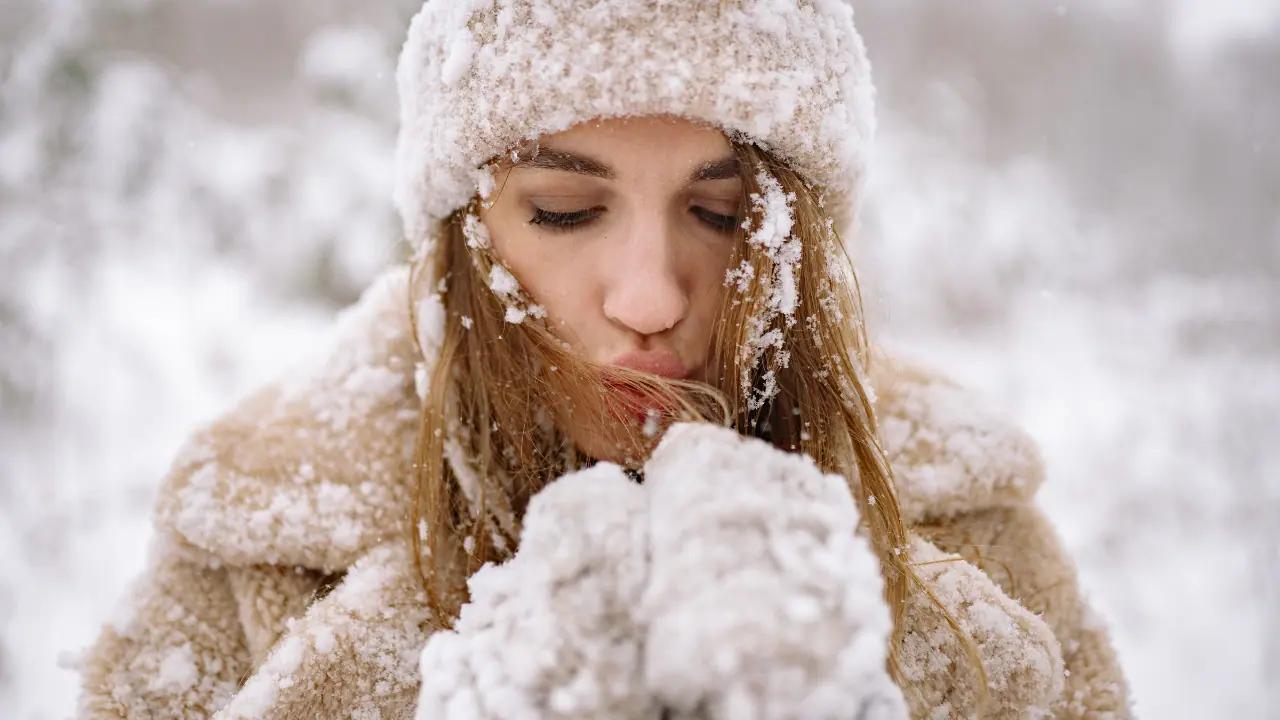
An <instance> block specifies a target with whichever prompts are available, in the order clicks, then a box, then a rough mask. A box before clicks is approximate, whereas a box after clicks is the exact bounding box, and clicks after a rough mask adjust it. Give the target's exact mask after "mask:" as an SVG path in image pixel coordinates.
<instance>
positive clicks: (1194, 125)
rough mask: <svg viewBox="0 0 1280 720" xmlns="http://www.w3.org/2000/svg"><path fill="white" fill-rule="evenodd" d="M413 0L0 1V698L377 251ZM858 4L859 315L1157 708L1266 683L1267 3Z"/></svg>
mask: <svg viewBox="0 0 1280 720" xmlns="http://www.w3.org/2000/svg"><path fill="white" fill-rule="evenodd" d="M413 4H414V3H412V2H410V1H409V0H402V1H401V2H398V3H394V4H388V5H384V6H380V7H379V10H378V11H377V12H376V13H373V14H371V11H370V10H369V9H368V8H367V6H366V5H365V4H360V3H355V2H352V1H351V0H324V1H321V0H316V1H314V2H309V3H307V11H306V12H305V13H297V12H296V8H297V7H298V5H297V4H296V3H287V2H286V1H285V0H271V1H263V2H256V3H212V2H208V1H207V0H200V1H195V2H182V3H178V2H173V1H172V0H97V1H95V2H88V1H87V0H58V1H57V2H36V1H35V0H19V1H18V2H12V3H8V4H6V5H5V7H4V8H3V9H0V78H3V86H2V87H0V348H3V351H2V352H0V715H2V716H4V717H6V718H9V717H14V718H23V719H26V718H60V717H65V716H67V715H69V714H70V712H71V708H72V707H73V698H74V677H73V676H72V675H71V674H70V673H68V672H67V671H65V670H63V669H61V668H60V667H59V665H58V659H59V657H62V658H63V659H66V658H69V657H70V656H72V655H73V653H74V651H75V650H76V649H77V648H79V647H81V646H83V645H84V644H85V643H87V642H88V641H89V640H90V639H91V638H92V636H93V634H94V633H95V632H96V630H97V627H98V625H99V624H100V623H101V622H102V621H103V619H104V618H106V617H107V616H108V615H109V614H110V613H111V611H112V604H113V601H114V599H115V598H116V597H117V596H118V595H119V594H120V593H121V591H122V589H123V587H124V585H125V583H127V582H128V580H129V579H130V577H132V576H133V574H134V573H136V572H137V570H138V569H139V566H140V564H141V562H142V550H143V547H144V544H145V541H146V537H147V534H148V532H149V530H148V522H149V518H148V511H149V505H150V501H151V493H152V488H153V486H154V485H155V483H156V482H157V480H158V478H159V476H160V474H161V473H162V472H163V470H164V468H165V466H166V465H167V463H168V460H169V458H170V456H171V454H172V453H173V451H174V450H175V449H176V447H177V445H178V443H179V442H180V441H181V439H182V438H183V437H184V436H185V434H186V433H187V432H188V431H189V430H190V428H191V427H192V425H193V424H194V423H196V422H198V421H199V420H201V419H202V418H206V417H209V416H211V415H213V414H215V413H216V412H218V410H220V409H221V408H223V407H225V406H226V405H227V404H229V403H230V402H231V400H232V399H233V397H234V396H235V395H237V394H239V393H242V392H245V391H246V390H248V389H249V388H250V387H252V386H253V385H254V384H256V383H258V382H260V381H261V380H262V379H264V378H266V377H268V376H269V375H270V374H271V373H272V372H273V371H274V370H275V369H276V368H279V367H281V366H282V365H283V364H284V363H285V362H286V361H287V359H288V358H290V357H291V356H293V355H295V354H297V353H298V352H300V349H301V348H303V347H305V346H306V345H307V344H308V343H309V342H310V341H311V339H312V338H314V337H315V335H316V333H317V332H318V331H319V330H320V328H322V327H323V326H324V324H325V322H326V321H327V319H328V318H329V317H331V315H332V313H333V312H334V310H335V309H336V308H338V307H340V306H341V305H342V304H344V303H346V302H348V301H349V300H351V299H352V298H353V297H354V296H355V294H356V293H357V292H358V291H359V289H360V288H361V287H363V285H364V283H365V282H367V281H368V279H369V278H370V277H371V276H372V275H373V273H374V272H376V270H377V269H378V268H379V267H380V266H382V265H383V264H384V263H385V262H387V261H388V260H389V259H390V258H393V257H395V256H396V254H397V252H398V251H397V248H396V245H395V242H394V238H395V233H396V226H395V223H394V218H393V216H392V213H391V209H390V206H389V203H388V202H387V200H386V197H387V193H388V186H387V179H388V167H389V162H390V152H389V148H390V144H391V142H392V138H393V134H394V124H393V123H394V96H393V93H392V83H391V70H392V62H393V59H394V55H395V52H396V50H397V48H398V44H399V41H400V34H401V33H402V32H403V27H404V22H405V20H406V18H407V17H408V15H409V13H410V12H411V10H412V6H413ZM1212 5H1213V4H1210V3H1204V2H1198V1H1197V0H1180V1H1178V0H1170V1H1169V2H1140V1H1139V0H1090V1H1089V2H1074V3H1070V2H1058V3H1048V2H1034V3H1027V2H1022V0H974V1H973V2H969V3H965V4H964V6H963V8H961V7H960V6H959V5H956V6H955V7H954V8H952V7H951V6H944V5H937V4H929V5H928V9H927V10H926V9H925V4H923V3H899V2H892V1H891V0H876V1H874V2H859V3H857V7H858V8H859V12H860V13H861V14H860V16H859V22H860V26H861V28H862V30H863V33H864V35H865V36H866V39H867V42H868V45H869V47H870V50H871V53H872V60H873V62H874V63H875V64H876V70H877V79H878V83H879V86H880V89H881V95H880V97H881V100H882V102H883V106H884V111H883V113H882V116H881V127H882V136H881V137H882V143H881V145H880V147H879V151H878V155H877V158H876V163H877V164H876V167H875V170H874V173H873V182H872V187H871V192H872V195H873V197H872V198H870V202H869V205H868V213H867V215H866V233H865V236H864V238H863V240H861V241H860V242H859V243H858V244H857V245H856V246H855V247H854V252H855V256H856V257H857V258H858V259H859V261H860V264H861V267H862V273H863V278H864V282H865V293H866V300H867V303H868V305H869V307H870V309H871V311H872V316H873V326H872V332H873V334H875V335H877V336H879V337H882V338H884V339H885V341H886V342H891V343H892V344H893V345H895V346H896V347H898V348H900V349H901V350H902V351H904V352H909V353H912V354H914V355H916V356H918V357H920V358H922V359H924V360H927V361H929V362H932V363H934V364H936V365H939V366H941V367H943V368H946V369H949V370H951V371H952V372H953V373H954V374H955V375H956V376H957V377H959V378H960V379H962V380H964V381H965V382H968V383H971V384H973V385H975V386H977V387H979V388H981V389H983V390H985V391H986V392H988V393H989V394H991V395H992V397H994V398H995V399H996V401H997V402H999V403H1001V404H1002V405H1004V406H1005V407H1006V408H1007V409H1008V410H1009V411H1010V412H1012V413H1014V414H1015V415H1016V416H1017V417H1019V418H1021V420H1022V421H1023V422H1024V423H1025V424H1026V426H1027V427H1028V428H1029V429H1030V431H1031V432H1032V433H1033V434H1034V435H1035V436H1036V437H1037V438H1038V439H1039V440H1040V442H1041V443H1042V445H1043V447H1044V450H1045V455H1046V458H1047V460H1048V463H1049V467H1050V474H1051V479H1050V482H1049V484H1048V485H1047V486H1046V488H1045V490H1044V494H1043V498H1042V501H1043V503H1044V504H1045V506H1046V508H1047V509H1048V511H1049V512H1050V514H1051V516H1052V517H1053V518H1054V519H1055V520H1056V521H1057V523H1058V526H1059V528H1060V530H1061V533H1062V535H1063V537H1064V538H1065V539H1066V541H1067V543H1068V545H1069V547H1070V549H1071V550H1072V552H1073V553H1074V554H1075V555H1076V557H1077V558H1078V559H1079V561H1080V565H1081V572H1082V575H1083V578H1084V583H1085V585H1086V587H1087V589H1088V590H1089V591H1090V592H1091V594H1092V597H1093V598H1094V600H1095V602H1096V603H1097V605H1098V606H1099V607H1100V609H1101V610H1102V611H1103V613H1104V614H1105V616H1106V617H1107V618H1108V619H1109V621H1110V622H1111V624H1112V626H1113V628H1114V631H1115V637H1116V641H1117V644H1118V645H1119V649H1120V652H1121V656H1122V660H1123V661H1124V662H1125V665H1126V669H1127V672H1128V674H1129V676H1130V678H1131V680H1132V682H1133V685H1134V689H1135V693H1136V697H1137V700H1138V704H1139V711H1140V713H1141V715H1142V716H1143V717H1149V718H1174V719H1180V718H1206V717H1232V718H1268V717H1274V716H1275V713H1276V712H1280V696H1278V695H1277V694H1276V690H1275V689H1274V688H1273V687H1272V685H1273V683H1269V682H1268V680H1267V679H1268V678H1274V677H1275V676H1276V675H1277V673H1278V672H1280V613H1278V612H1277V611H1276V610H1275V609H1274V608H1276V607H1280V555H1277V550H1276V548H1277V547H1280V480H1278V479H1277V474H1276V470H1275V468H1276V467H1278V466H1280V446H1277V444H1276V443H1275V441H1274V438H1275V436H1276V431H1277V429H1278V428H1280V363H1278V361H1277V357H1280V330H1277V328H1280V288H1278V287H1277V277H1280V275H1278V271H1280V143H1278V141H1277V140H1276V137H1275V133H1274V129H1275V128H1276V127H1280V87H1278V86H1277V85H1276V84H1275V79H1274V68H1275V67H1277V66H1280V2H1275V1H1274V0H1268V1H1267V2H1262V1H1253V2H1245V1H1243V0H1241V1H1240V2H1235V3H1229V4H1220V5H1224V6H1227V7H1225V8H1224V9H1221V10H1215V9H1212Z"/></svg>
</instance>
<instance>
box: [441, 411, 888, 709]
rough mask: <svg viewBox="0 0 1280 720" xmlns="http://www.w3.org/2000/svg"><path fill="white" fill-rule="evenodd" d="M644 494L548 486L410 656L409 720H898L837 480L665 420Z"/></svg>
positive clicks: (597, 475) (884, 632)
mask: <svg viewBox="0 0 1280 720" xmlns="http://www.w3.org/2000/svg"><path fill="white" fill-rule="evenodd" d="M645 478H646V479H645V483H644V484H643V485H638V484H636V483H633V482H631V481H630V480H629V479H628V478H627V477H626V475H625V473H624V472H623V471H622V469H621V468H620V467H618V466H616V465H612V464H610V463H599V464H597V465H595V466H593V467H591V468H589V469H587V470H583V471H579V472H576V473H571V474H568V475H565V476H562V477H561V478H559V479H557V480H556V481H554V482H552V483H551V484H550V485H548V486H547V487H546V488H545V489H544V490H543V491H542V492H540V493H539V494H538V495H537V496H535V498H534V499H533V501H532V502H531V503H530V505H529V509H528V512H527V514H526V520H525V527H524V531H523V536H522V539H521V545H520V549H519V551H518V552H517V553H516V555H515V556H514V557H513V558H512V559H511V560H509V561H507V562H506V563H504V564H502V565H496V566H494V565H490V566H486V567H485V568H483V569H481V570H480V571H479V572H477V573H476V574H475V575H474V576H473V577H472V578H471V580H470V583H469V585H470V588H471V597H472V601H471V603H469V604H468V605H467V606H465V607H464V608H463V610H462V614H461V617H460V618H459V621H458V623H457V624H456V626H455V628H454V629H453V630H451V631H447V632H440V633H437V634H436V635H435V636H433V637H432V638H431V639H430V640H429V641H428V642H427V645H426V647H425V649H424V650H423V653H422V656H421V663H420V669H421V673H422V682H423V684H422V690H421V695H420V701H419V706H418V715H417V716H418V718H419V719H420V720H421V719H423V718H433V719H435V718H445V719H446V720H451V719H453V718H476V719H477V720H483V719H489V718H494V719H496V718H502V719H503V720H508V719H510V718H526V717H527V718H579V719H590V718H636V719H640V718H645V719H648V718H658V717H674V718H694V717H698V718H707V719H710V720H718V719H722V718H723V719H728V718H762V719H763V718H769V719H771V720H772V719H776V720H787V719H789V718H797V719H798V718H806V719H822V718H832V719H834V718H848V717H862V718H867V719H868V720H889V719H890V718H893V719H895V720H896V719H898V718H905V717H906V709H905V704H904V702H903V698H902V695H901V692H900V691H899V690H898V688H897V686H896V685H895V684H894V683H893V681H892V679H891V678H890V677H889V675H888V673H887V672H886V671H885V658H886V653H887V650H888V642H889V641H888V638H889V634H890V632H891V627H892V624H891V619H890V616H889V609H888V607H887V606H886V605H885V603H884V601H883V599H882V597H881V592H882V580H881V578H880V573H879V564H878V560H877V558H876V556H875V554H874V553H873V552H872V550H871V548H870V547H869V545H868V544H867V542H866V540H865V539H863V538H861V537H859V536H858V535H856V534H855V532H854V528H855V526H856V524H857V521H858V514H857V508H856V506H855V504H854V503H853V499H852V496H851V495H850V493H849V490H848V486H847V484H846V483H845V482H844V480H843V479H842V478H841V477H839V476H838V475H828V474H823V473H822V472H820V471H819V470H818V469H817V467H816V466H814V464H813V462H812V460H810V459H809V458H807V457H805V456H803V455H796V454H793V453H786V452H783V451H781V450H778V449H776V448H774V447H772V446H770V445H769V444H768V443H766V442H763V441H761V440H758V439H755V438H748V437H744V436H741V435H739V434H737V433H735V432H734V431H732V430H730V429H727V428H722V427H716V426H712V425H708V424H694V423H677V424H675V425H673V426H672V427H671V428H670V429H669V430H668V431H667V433H666V435H665V436H664V437H663V440H662V441H661V442H660V443H659V445H658V447H657V449H655V451H654V453H653V455H652V457H651V458H650V460H649V462H648V463H647V464H646V466H645Z"/></svg>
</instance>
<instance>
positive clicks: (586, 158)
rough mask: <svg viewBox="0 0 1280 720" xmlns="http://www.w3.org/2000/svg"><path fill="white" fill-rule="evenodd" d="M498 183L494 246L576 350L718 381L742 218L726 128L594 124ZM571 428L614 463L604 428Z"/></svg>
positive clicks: (561, 137)
mask: <svg viewBox="0 0 1280 720" xmlns="http://www.w3.org/2000/svg"><path fill="white" fill-rule="evenodd" d="M528 154H532V153H528ZM494 178H495V181H496V182H495V186H494V190H493V191H492V193H491V194H490V195H489V197H488V201H489V203H491V204H490V205H489V206H488V207H487V208H486V207H482V210H481V219H482V220H483V221H484V223H485V225H486V227H487V229H488V230H489V235H490V238H491V240H492V243H493V247H494V251H495V252H496V254H497V256H498V258H499V260H501V262H502V263H503V264H504V265H505V266H506V267H507V268H508V269H509V270H511V272H512V273H513V274H514V275H515V276H516V279H517V280H519V281H520V284H521V285H522V286H523V288H524V290H525V291H526V292H527V293H528V294H529V296H530V297H531V299H532V300H533V301H534V302H535V303H537V304H539V305H541V306H542V307H543V308H544V309H545V310H546V311H547V320H548V321H549V323H550V327H551V328H552V330H553V331H554V332H555V333H556V334H557V335H558V336H559V337H560V338H562V339H563V340H565V341H566V342H568V343H569V345H570V348H571V349H572V351H573V352H574V353H575V354H577V355H578V356H579V357H581V358H584V359H586V360H590V361H594V362H597V363H601V364H606V365H622V366H626V367H631V368H633V369H637V370H642V371H645V372H651V373H655V374H658V375H663V376H667V377H676V378H689V379H695V380H703V381H708V380H711V378H708V377H707V376H706V372H707V368H706V363H707V356H708V350H709V345H710V342H709V341H710V339H711V335H712V330H713V326H714V324H715V322H716V317H717V315H718V312H719V308H720V302H721V299H722V293H723V292H725V286H724V277H725V271H726V268H727V264H728V260H729V255H730V251H731V249H732V246H733V236H734V232H735V230H736V228H737V226H738V225H739V224H740V222H741V217H742V211H743V208H741V207H740V204H741V192H742V181H741V179H740V178H739V168H738V163H737V161H736V159H735V158H734V155H733V153H732V151H731V148H730V145H729V142H728V141H727V140H726V138H725V136H724V135H723V134H722V133H721V132H720V131H719V130H717V129H714V128H711V127H708V126H704V125H699V124H695V123H694V122H691V121H688V120H685V119H681V118H676V117H671V116H646V117H632V118H614V119H605V120H593V121H588V122H585V123H581V124H579V125H576V126H574V127H572V128H570V129H568V130H565V131H563V132H559V133H555V134H552V135H546V136H544V137H543V138H542V139H541V140H540V142H539V143H538V152H537V154H536V155H535V156H534V157H532V158H528V157H522V158H521V160H520V161H519V162H517V163H516V164H514V165H512V163H511V161H510V159H509V158H507V159H506V160H505V163H504V164H503V165H501V166H500V167H499V169H498V171H497V172H496V173H495V174H494ZM633 419H634V418H633ZM566 421H567V422H568V423H569V424H570V427H569V428H567V430H568V432H569V433H570V435H571V437H573V439H574V440H575V441H576V442H577V443H578V445H579V447H581V448H582V449H583V450H584V451H585V452H588V453H590V454H592V455H594V456H595V457H598V458H601V459H615V457H614V456H615V451H616V449H615V448H611V447H609V443H608V442H607V441H605V440H604V438H605V437H608V434H607V433H604V432H602V431H601V429H599V428H595V427H585V426H581V425H586V423H585V422H582V423H574V422H573V418H567V419H566Z"/></svg>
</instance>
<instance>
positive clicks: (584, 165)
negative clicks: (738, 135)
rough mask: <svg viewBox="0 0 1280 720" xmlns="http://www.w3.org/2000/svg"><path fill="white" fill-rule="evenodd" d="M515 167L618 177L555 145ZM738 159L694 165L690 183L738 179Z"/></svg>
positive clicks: (610, 177)
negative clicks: (556, 147)
mask: <svg viewBox="0 0 1280 720" xmlns="http://www.w3.org/2000/svg"><path fill="white" fill-rule="evenodd" d="M515 167H531V168H542V169H544V170H563V171H565V172H572V173H578V174H581V175H591V176H593V177H599V178H604V179H606V180H613V179H615V178H617V176H618V175H617V173H615V172H614V171H613V168H611V167H609V166H608V165H606V164H604V163H602V162H600V161H599V160H596V159H594V158H591V157H588V156H586V155H579V154H577V153H571V152H568V151H567V150H556V149H555V148H549V147H540V148H538V151H537V154H536V155H533V156H530V157H527V158H522V159H521V160H520V161H519V162H517V163H516V164H515ZM740 170H741V168H740V166H739V163H738V158H736V157H733V156H729V157H724V158H720V159H718V160H710V161H708V162H705V163H703V164H701V165H699V166H698V167H696V168H694V170H693V172H692V173H690V175H689V182H691V183H693V182H701V181H703V180H727V179H730V178H736V177H738V176H739V173H740Z"/></svg>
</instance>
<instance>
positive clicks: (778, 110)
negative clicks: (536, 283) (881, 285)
mask: <svg viewBox="0 0 1280 720" xmlns="http://www.w3.org/2000/svg"><path fill="white" fill-rule="evenodd" d="M396 81H397V84H398V87H399V93H400V105H401V106H400V134H399V139H398V147H397V151H396V179H395V190H394V193H395V194H394V200H395V203H396V206H397V209H398V210H399V212H400V215H401V219H402V220H403V222H404V230H405V234H406V237H407V239H408V240H409V242H410V243H411V244H412V245H415V246H417V245H419V244H420V243H421V242H422V241H423V240H424V239H425V238H426V237H427V236H428V234H429V233H430V231H431V226H432V224H434V222H435V221H437V220H439V219H440V218H443V217H445V216H447V215H448V214H449V213H450V212H452V211H453V210H455V209H456V208H458V207H461V206H462V205H465V204H466V203H467V202H468V201H469V200H470V198H471V197H472V196H473V195H474V194H475V193H476V192H477V190H478V189H479V188H483V187H485V185H484V183H485V182H486V180H487V179H488V171H487V170H485V169H483V168H482V167H481V166H482V164H483V163H485V162H486V161H487V160H489V159H490V158H492V157H494V156H496V155H498V154H500V153H503V152H506V151H508V150H509V149H511V148H513V147H515V146H517V145H519V144H520V143H522V142H524V141H527V140H532V139H535V138H537V137H538V136H540V135H542V134H547V133H554V132H559V131H561V130H565V129H567V128H569V127H571V126H573V125H575V124H577V123H579V122H581V121H584V120H589V119H593V118H597V117H599V118H605V117H625V116H635V115H650V114H672V115H678V116H682V117H686V118H689V119H691V120H695V121H703V122H707V123H710V124H712V125H714V126H717V127H719V128H720V129H722V130H723V131H724V132H725V133H726V135H727V136H729V137H730V138H732V139H736V140H747V141H752V142H755V143H756V144H758V145H760V146H761V147H763V148H765V149H767V150H769V151H771V152H772V153H774V154H775V155H776V156H778V157H779V158H780V159H782V160H783V161H785V162H787V163H788V164H789V165H790V166H791V167H792V168H793V169H795V170H796V171H798V172H799V173H800V174H801V175H803V176H804V177H805V178H806V179H808V180H809V181H810V182H813V183H815V184H817V185H818V186H820V187H821V188H822V189H823V190H824V193H825V198H826V207H827V211H828V212H829V213H830V214H831V215H832V216H833V217H834V218H835V220H836V227H837V229H839V230H842V231H843V230H846V229H847V227H848V225H849V224H850V223H851V222H852V220H853V218H854V217H855V215H856V211H857V208H856V203H857V202H858V199H859V196H860V195H861V187H862V184H863V175H864V168H865V165H866V157H867V150H868V148H869V145H870V142H871V138H872V135H873V133H874V130H875V116H874V108H873V105H874V97H875V89H874V87H873V85H872V82H871V70H870V64H869V63H868V61H867V57H866V52H865V49H864V47H863V44H862V39H861V38H860V37H859V36H858V33H857V30H855V28H854V25H853V9H852V8H851V7H849V5H848V4H847V0H427V2H425V3H424V4H423V6H422V9H421V10H420V11H419V12H418V14H417V15H416V16H415V17H414V18H413V21H412V23H411V24H410V26H409V33H408V37H407V38H406V40H405V44H404V48H403V50H402V51H401V55H400V61H399V66H398V68H397V71H396Z"/></svg>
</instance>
